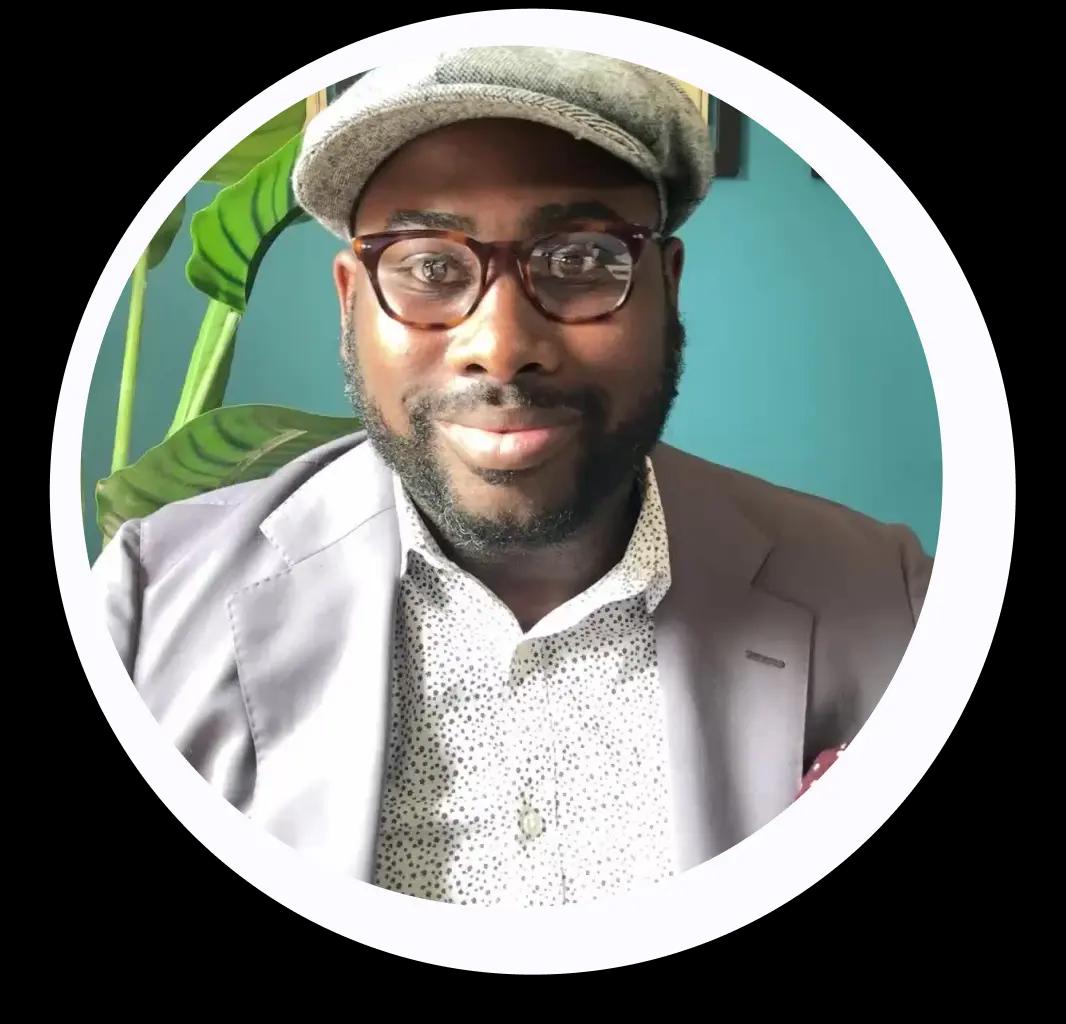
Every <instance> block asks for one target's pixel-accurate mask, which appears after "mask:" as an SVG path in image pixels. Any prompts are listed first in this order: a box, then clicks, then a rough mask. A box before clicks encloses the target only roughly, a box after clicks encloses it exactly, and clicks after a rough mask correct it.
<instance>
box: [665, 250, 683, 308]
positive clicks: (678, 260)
mask: <svg viewBox="0 0 1066 1024" xmlns="http://www.w3.org/2000/svg"><path fill="white" fill-rule="evenodd" d="M684 268H685V244H684V242H682V241H681V239H680V238H668V239H667V240H666V241H665V242H664V243H663V278H664V280H665V282H666V296H667V299H668V300H669V301H670V303H671V304H672V305H673V307H674V309H677V308H678V300H679V297H680V294H681V273H682V271H683V270H684Z"/></svg>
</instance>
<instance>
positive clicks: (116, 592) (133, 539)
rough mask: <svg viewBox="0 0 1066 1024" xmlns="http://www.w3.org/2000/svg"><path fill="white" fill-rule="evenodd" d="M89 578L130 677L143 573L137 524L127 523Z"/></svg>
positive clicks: (137, 640) (139, 627)
mask: <svg viewBox="0 0 1066 1024" xmlns="http://www.w3.org/2000/svg"><path fill="white" fill-rule="evenodd" d="M91 575H92V578H93V581H94V583H95V584H96V588H97V592H98V593H99V595H100V598H101V600H102V602H103V606H104V615H105V617H106V620H107V628H108V631H109V632H110V633H111V639H112V641H113V642H114V644H115V647H116V648H117V649H118V654H119V657H120V658H121V659H122V664H123V665H125V667H126V671H127V672H128V673H129V674H130V678H131V679H132V678H133V673H134V665H135V664H136V660H137V645H138V642H139V640H140V631H141V601H142V596H143V571H142V568H141V521H140V520H139V519H131V520H127V521H126V522H125V523H123V524H122V526H121V527H119V529H118V531H117V532H116V533H115V535H114V537H112V538H111V541H110V542H109V543H108V544H107V545H105V547H104V550H103V552H102V553H101V555H100V557H99V558H97V560H96V562H95V563H93V567H92V570H91Z"/></svg>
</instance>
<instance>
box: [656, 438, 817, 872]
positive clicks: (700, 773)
mask: <svg viewBox="0 0 1066 1024" xmlns="http://www.w3.org/2000/svg"><path fill="white" fill-rule="evenodd" d="M690 458H691V457H690V456H686V455H684V454H683V453H681V452H679V451H677V450H676V449H672V448H668V447H667V446H665V445H661V446H660V447H659V448H658V449H657V450H656V452H655V453H654V455H653V463H654V466H655V475H656V480H657V482H658V485H659V490H660V493H661V497H662V503H663V512H664V515H665V518H666V524H667V533H668V536H669V543H670V571H671V584H670V590H669V592H668V593H667V595H666V597H665V598H664V599H663V601H662V603H661V604H660V605H659V607H658V609H657V610H656V616H655V617H656V628H655V636H656V649H657V655H658V661H659V677H660V685H661V687H662V692H663V699H664V708H665V716H666V729H667V740H668V748H669V758H670V765H669V770H670V781H671V792H672V811H673V821H674V832H675V843H676V849H677V856H678V868H679V869H680V870H687V869H688V868H691V867H694V866H696V865H697V864H701V863H703V862H704V861H706V860H709V859H710V858H711V857H714V856H716V855H717V854H719V853H721V852H722V851H723V850H726V849H728V848H729V847H730V846H733V845H734V844H735V843H737V842H739V841H740V840H741V839H743V838H744V837H745V836H747V835H750V834H751V833H752V832H755V831H756V830H758V829H759V828H761V827H762V826H763V825H765V824H766V823H767V822H769V821H770V820H771V819H772V818H774V817H775V816H776V815H777V814H779V813H780V812H781V811H783V810H784V809H785V808H786V807H787V806H788V805H789V804H790V803H791V802H792V801H793V800H794V799H795V797H796V795H797V793H798V792H799V787H800V781H801V776H802V759H803V739H804V725H805V718H806V705H807V681H808V670H809V664H810V651H811V637H812V630H813V616H812V614H811V612H810V611H809V610H808V609H806V608H803V607H801V606H799V605H797V604H794V603H792V602H790V601H786V600H783V599H781V598H779V597H776V596H774V595H772V594H769V593H766V592H764V591H762V590H760V589H759V588H758V587H757V585H755V583H754V582H753V581H754V580H755V577H756V575H757V573H758V572H759V569H760V568H761V567H762V565H763V564H764V562H765V561H766V559H767V557H768V556H769V554H770V551H771V550H772V547H773V544H772V542H771V540H770V539H769V538H768V537H766V536H765V535H764V534H763V533H762V531H761V530H759V528H758V527H757V526H756V525H755V524H754V523H752V522H751V520H750V519H749V518H748V517H747V516H746V515H745V514H744V512H743V511H742V510H741V509H740V507H739V506H738V505H736V504H735V503H734V502H733V500H732V499H731V498H730V497H729V496H728V495H727V494H726V493H725V491H724V489H723V488H721V487H715V481H714V479H713V478H712V479H711V481H710V483H708V482H707V480H708V477H707V473H706V471H705V470H704V471H703V472H699V471H693V469H694V467H690V466H688V465H687V461H688V460H689V459H690Z"/></svg>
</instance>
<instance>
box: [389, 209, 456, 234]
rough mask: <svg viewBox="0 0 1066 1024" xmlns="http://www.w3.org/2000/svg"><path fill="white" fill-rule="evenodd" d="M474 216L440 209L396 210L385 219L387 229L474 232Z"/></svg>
mask: <svg viewBox="0 0 1066 1024" xmlns="http://www.w3.org/2000/svg"><path fill="white" fill-rule="evenodd" d="M475 227H476V225H475V223H474V220H473V218H471V217H463V216H460V215H459V214H457V213H442V212H441V211H440V210H394V211H393V212H392V213H390V214H389V217H388V220H386V221H385V230H386V231H394V230H396V229H397V228H429V229H430V230H431V231H465V232H466V233H467V234H471V235H472V234H473V233H474V228H475Z"/></svg>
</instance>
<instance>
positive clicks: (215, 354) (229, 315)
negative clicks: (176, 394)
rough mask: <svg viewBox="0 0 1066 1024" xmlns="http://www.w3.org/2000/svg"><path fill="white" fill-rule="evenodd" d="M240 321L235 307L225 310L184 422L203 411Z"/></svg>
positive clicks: (231, 345) (239, 315)
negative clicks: (224, 315) (224, 316)
mask: <svg viewBox="0 0 1066 1024" xmlns="http://www.w3.org/2000/svg"><path fill="white" fill-rule="evenodd" d="M240 322H241V314H240V313H238V312H237V311H236V310H235V309H227V310H226V318H225V320H224V321H223V324H222V330H221V332H220V333H219V338H218V341H217V342H216V343H215V345H214V347H213V348H212V349H211V351H210V353H209V355H208V361H207V364H206V365H205V366H204V369H203V373H202V375H201V376H200V379H199V381H197V384H196V390H195V391H194V392H193V395H192V400H191V401H190V402H189V408H188V410H187V412H186V422H188V420H191V419H195V418H196V417H197V416H199V415H200V413H202V412H203V411H204V406H205V405H206V404H207V398H208V395H209V394H210V393H211V390H212V388H213V387H214V385H215V378H216V377H217V376H218V373H219V369H220V367H221V366H222V365H223V364H224V363H225V361H226V356H227V355H228V354H229V351H230V349H231V348H232V347H233V339H234V338H235V337H236V335H237V325H238V324H239V323H240Z"/></svg>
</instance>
